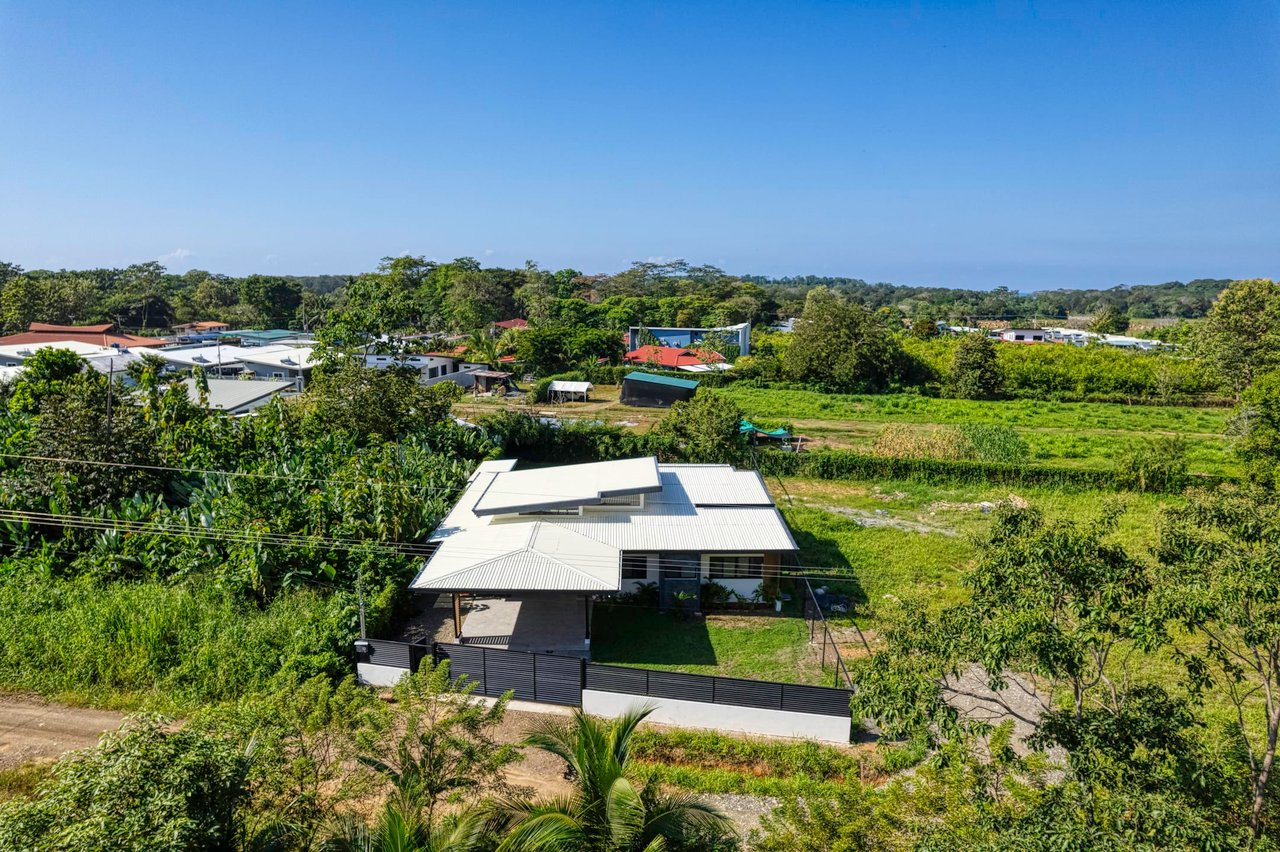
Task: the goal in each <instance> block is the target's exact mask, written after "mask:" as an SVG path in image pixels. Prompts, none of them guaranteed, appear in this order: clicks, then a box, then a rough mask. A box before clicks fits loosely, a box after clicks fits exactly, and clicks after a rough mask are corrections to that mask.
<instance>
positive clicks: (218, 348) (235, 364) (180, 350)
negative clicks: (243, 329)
mask: <svg viewBox="0 0 1280 852" xmlns="http://www.w3.org/2000/svg"><path fill="white" fill-rule="evenodd" d="M292 348H293V347H292V346H286V345H283V344H279V345H276V346H263V347H255V348H254V349H253V352H255V353H258V354H263V353H265V352H268V351H283V350H286V349H292ZM246 351H248V350H247V349H246V348H244V347H240V346H233V345H231V344H228V343H219V342H214V343H206V344H198V345H195V346H170V347H166V348H164V349H157V350H155V352H153V353H152V354H153V355H155V356H156V357H158V358H163V359H164V360H165V361H166V362H168V364H169V366H170V367H171V368H172V369H175V370H190V369H192V368H194V367H201V368H203V369H204V371H205V372H206V373H208V374H210V375H214V376H234V375H236V374H237V373H240V372H241V371H243V370H244V369H245V366H244V362H243V361H241V359H240V356H241V355H243V354H244V353H245V352H246Z"/></svg>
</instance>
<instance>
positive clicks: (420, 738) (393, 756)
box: [358, 660, 520, 827]
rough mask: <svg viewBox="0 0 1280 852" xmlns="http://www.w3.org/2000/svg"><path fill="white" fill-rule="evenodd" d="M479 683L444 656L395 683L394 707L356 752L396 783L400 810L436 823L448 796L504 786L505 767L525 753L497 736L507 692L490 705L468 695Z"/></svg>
mask: <svg viewBox="0 0 1280 852" xmlns="http://www.w3.org/2000/svg"><path fill="white" fill-rule="evenodd" d="M474 689H475V685H474V684H471V683H468V682H467V681H466V680H465V679H464V678H458V679H456V680H455V679H452V678H451V677H450V675H449V664H448V663H447V662H442V663H439V664H437V665H432V664H431V663H430V662H429V661H426V660H424V661H423V663H422V667H421V668H420V669H419V670H418V671H417V672H415V673H414V674H412V675H407V676H405V677H404V678H402V679H401V680H400V682H399V683H398V684H397V685H396V686H395V688H394V694H395V697H396V708H395V710H394V711H393V712H391V713H389V714H384V715H383V717H382V719H381V723H380V724H379V725H378V726H377V727H376V728H375V733H374V734H373V735H372V736H371V737H367V738H366V739H367V740H371V741H366V742H365V743H364V753H363V754H361V755H359V756H358V760H359V761H360V763H362V764H364V765H365V766H367V767H369V768H370V769H372V770H373V771H374V772H375V773H376V774H377V775H378V776H379V777H381V778H382V779H384V780H385V781H386V782H388V783H389V784H390V785H391V787H392V790H393V799H392V800H393V802H394V804H395V807H396V809H397V811H398V812H399V813H400V814H404V815H407V816H409V817H410V818H411V819H412V820H413V821H416V822H418V823H420V824H422V825H425V826H428V827H429V826H434V825H436V822H437V817H438V815H439V809H440V808H442V806H444V805H445V804H446V803H455V804H456V803H458V802H464V801H466V802H475V801H476V799H477V798H478V797H479V796H480V795H481V794H483V793H486V792H491V791H495V790H501V789H504V782H503V780H502V772H503V769H504V768H505V767H507V766H509V765H510V764H511V763H513V762H515V761H516V760H519V758H520V755H519V753H518V752H517V751H516V749H515V747H514V746H512V745H510V744H505V745H504V744H499V743H498V741H497V740H496V739H495V735H496V731H497V728H498V726H499V725H500V724H501V723H502V718H503V715H504V714H505V713H506V707H507V700H508V698H509V696H504V697H502V698H499V699H498V700H497V701H496V702H495V703H493V704H492V705H486V704H485V703H484V702H482V701H480V700H478V699H475V698H472V697H471V693H472V691H473V690H474Z"/></svg>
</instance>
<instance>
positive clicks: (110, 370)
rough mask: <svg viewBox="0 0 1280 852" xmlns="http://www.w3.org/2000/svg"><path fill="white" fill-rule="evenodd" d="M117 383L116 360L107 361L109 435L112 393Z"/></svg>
mask: <svg viewBox="0 0 1280 852" xmlns="http://www.w3.org/2000/svg"><path fill="white" fill-rule="evenodd" d="M115 383H116V359H115V358H108V359H107V434H108V435H109V434H111V393H112V391H113V390H114V388H115Z"/></svg>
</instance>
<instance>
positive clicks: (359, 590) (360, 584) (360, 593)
mask: <svg viewBox="0 0 1280 852" xmlns="http://www.w3.org/2000/svg"><path fill="white" fill-rule="evenodd" d="M356 598H357V599H358V600H359V601H360V638H361V639H364V638H365V635H364V569H363V568H357V569H356Z"/></svg>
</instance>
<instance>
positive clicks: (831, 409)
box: [715, 385, 1237, 475]
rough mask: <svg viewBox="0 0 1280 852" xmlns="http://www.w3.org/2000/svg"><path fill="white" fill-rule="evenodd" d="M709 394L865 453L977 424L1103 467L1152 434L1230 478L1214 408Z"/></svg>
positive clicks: (1198, 466)
mask: <svg viewBox="0 0 1280 852" xmlns="http://www.w3.org/2000/svg"><path fill="white" fill-rule="evenodd" d="M715 393H719V394H723V395H725V396H727V397H728V398H730V399H732V400H733V401H734V402H736V403H737V404H738V405H739V406H740V407H741V408H742V409H743V411H744V412H746V414H747V416H748V417H757V418H762V419H772V420H780V419H781V420H787V421H789V422H791V423H792V424H794V426H795V428H796V429H797V431H799V432H800V433H801V434H804V435H806V436H810V437H812V438H815V439H817V440H818V441H820V442H822V443H826V444H830V445H833V446H841V447H852V448H858V449H865V448H869V447H870V445H871V444H872V442H873V441H874V440H875V437H876V435H877V434H878V433H879V432H880V430H881V429H882V428H883V427H885V426H886V425H889V424H891V423H892V424H910V425H914V426H918V427H919V428H922V429H924V428H929V427H930V426H934V425H962V424H967V423H980V424H990V425H1002V426H1009V427H1011V428H1013V429H1014V430H1015V431H1016V432H1017V433H1018V434H1019V435H1021V436H1022V438H1023V439H1024V440H1026V442H1027V444H1028V446H1029V447H1030V450H1031V456H1032V458H1033V459H1035V460H1036V461H1040V462H1046V463H1050V464H1060V465H1064V466H1068V467H1088V468H1107V467H1110V466H1112V465H1113V464H1114V458H1115V457H1116V455H1117V454H1119V453H1120V452H1122V451H1123V450H1124V449H1126V448H1128V447H1130V446H1133V445H1134V444H1136V443H1137V442H1139V441H1141V440H1142V439H1144V438H1147V437H1150V436H1152V435H1157V434H1166V435H1175V434H1176V435H1181V436H1182V437H1183V438H1185V439H1186V440H1187V443H1188V463H1189V467H1190V470H1191V472H1192V473H1200V474H1214V475H1230V474H1233V473H1235V472H1236V470H1237V468H1236V463H1235V460H1234V459H1233V458H1232V457H1231V453H1230V443H1229V441H1228V439H1227V438H1225V437H1224V434H1223V433H1224V432H1225V431H1226V428H1227V422H1228V420H1229V419H1230V416H1231V413H1230V412H1229V411H1227V410H1225V409H1218V408H1187V407H1180V406H1147V405H1115V404H1109V403H1088V402H1034V401H1029V400H1009V401H1000V402H978V401H972V400H959V399H934V398H930V397H922V396H916V395H912V394H881V395H874V396H873V395H864V396H855V395H847V394H824V393H818V392H817V391H802V390H774V389H769V388H753V387H747V386H745V385H730V386H729V387H726V388H720V389H717V390H716V391H715Z"/></svg>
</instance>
